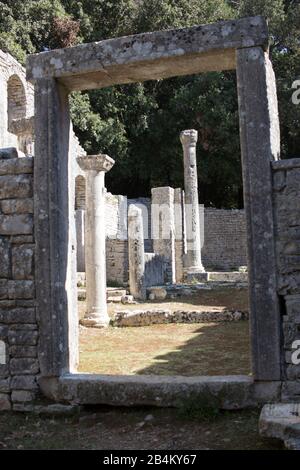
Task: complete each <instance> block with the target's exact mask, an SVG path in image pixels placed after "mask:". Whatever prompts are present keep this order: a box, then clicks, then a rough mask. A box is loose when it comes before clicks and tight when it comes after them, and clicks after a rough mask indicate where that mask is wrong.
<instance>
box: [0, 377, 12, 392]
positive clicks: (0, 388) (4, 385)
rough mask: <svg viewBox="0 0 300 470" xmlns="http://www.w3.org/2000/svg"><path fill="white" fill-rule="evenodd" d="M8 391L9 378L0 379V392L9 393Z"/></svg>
mask: <svg viewBox="0 0 300 470" xmlns="http://www.w3.org/2000/svg"><path fill="white" fill-rule="evenodd" d="M9 392H10V378H9V379H0V393H9Z"/></svg>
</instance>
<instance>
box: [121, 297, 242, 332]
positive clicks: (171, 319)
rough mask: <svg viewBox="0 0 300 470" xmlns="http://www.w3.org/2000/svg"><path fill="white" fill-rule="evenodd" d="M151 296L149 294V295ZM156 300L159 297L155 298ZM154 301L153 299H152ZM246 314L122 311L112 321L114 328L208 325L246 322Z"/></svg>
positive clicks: (227, 311)
mask: <svg viewBox="0 0 300 470" xmlns="http://www.w3.org/2000/svg"><path fill="white" fill-rule="evenodd" d="M150 295H151V294H150ZM155 298H156V299H158V298H159V297H155ZM153 300H154V299H153ZM248 318H249V315H248V312H240V311H229V310H224V311H222V310H217V309H216V311H215V312H213V311H208V312H198V311H191V310H188V311H184V310H176V311H175V312H171V310H168V309H164V310H159V309H151V310H135V311H132V310H124V311H119V312H117V313H116V315H115V318H114V320H113V325H114V326H148V325H157V324H165V323H207V322H208V323H210V322H228V321H239V320H246V319H248Z"/></svg>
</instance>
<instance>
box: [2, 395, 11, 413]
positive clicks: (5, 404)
mask: <svg viewBox="0 0 300 470" xmlns="http://www.w3.org/2000/svg"><path fill="white" fill-rule="evenodd" d="M10 409H11V403H10V399H9V395H8V394H6V393H0V411H9V410H10Z"/></svg>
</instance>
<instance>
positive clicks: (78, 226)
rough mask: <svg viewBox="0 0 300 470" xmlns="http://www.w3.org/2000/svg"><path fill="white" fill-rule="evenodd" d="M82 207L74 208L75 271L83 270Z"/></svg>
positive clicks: (83, 215)
mask: <svg viewBox="0 0 300 470" xmlns="http://www.w3.org/2000/svg"><path fill="white" fill-rule="evenodd" d="M84 213H85V210H84V209H76V210H75V223H76V241H77V272H84V271H85V256H84V217H85V214H84Z"/></svg>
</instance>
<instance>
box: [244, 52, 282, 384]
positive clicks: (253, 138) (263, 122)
mask: <svg viewBox="0 0 300 470" xmlns="http://www.w3.org/2000/svg"><path fill="white" fill-rule="evenodd" d="M237 85H238V101H239V119H240V136H241V153H242V169H243V187H244V204H245V211H246V219H247V238H248V257H249V266H248V271H249V292H250V311H251V315H250V322H251V343H252V366H253V375H254V377H255V379H257V380H280V378H281V349H280V341H281V332H280V308H279V299H278V296H277V283H276V258H275V240H274V213H273V201H272V173H271V161H273V160H277V159H278V158H279V155H280V131H279V119H278V107H277V96H276V82H275V76H274V72H273V69H272V64H271V62H270V60H269V57H268V54H267V53H266V52H264V51H263V49H262V48H260V47H251V48H248V49H238V50H237Z"/></svg>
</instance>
